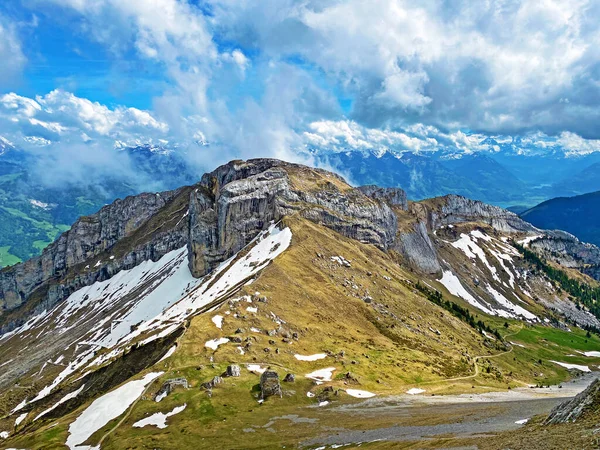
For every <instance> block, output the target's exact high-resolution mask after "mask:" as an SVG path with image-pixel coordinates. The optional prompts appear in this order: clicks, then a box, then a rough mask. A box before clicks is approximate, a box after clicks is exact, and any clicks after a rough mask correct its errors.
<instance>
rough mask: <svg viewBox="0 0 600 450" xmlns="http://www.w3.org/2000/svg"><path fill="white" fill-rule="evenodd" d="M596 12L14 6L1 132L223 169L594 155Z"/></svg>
mask: <svg viewBox="0 0 600 450" xmlns="http://www.w3.org/2000/svg"><path fill="white" fill-rule="evenodd" d="M598 18H600V6H599V5H598V4H597V2H593V1H586V0H574V1H571V2H564V1H553V0H542V1H540V0H535V1H534V0H522V1H518V0H496V1H490V2H472V1H467V0H456V1H441V0H440V1H436V0H427V1H424V2H418V3H415V2H409V1H401V0H369V1H367V0H344V1H343V0H319V1H317V0H302V1H299V0H298V1H297V0H261V1H259V0H206V1H202V2H188V1H185V0H152V1H150V0H130V1H127V2H123V1H120V0H29V1H25V0H10V1H7V2H3V3H1V4H0V41H1V42H2V43H0V57H1V58H2V60H3V61H5V67H4V70H3V71H2V73H0V86H1V87H0V136H2V137H3V138H4V139H6V140H8V141H10V142H12V143H14V144H15V145H17V146H20V147H23V148H28V147H35V148H36V149H39V148H40V147H46V148H51V149H53V151H56V152H60V151H63V149H65V148H68V147H69V146H71V147H72V146H81V145H85V147H86V148H90V147H94V148H95V149H98V148H101V149H102V151H108V150H105V149H114V148H118V147H119V146H120V145H133V144H136V143H154V144H157V143H160V144H161V145H166V144H165V143H167V142H168V145H177V146H179V147H183V148H186V149H188V150H189V153H190V154H191V155H192V156H191V158H192V159H195V160H197V162H199V163H201V164H204V165H209V166H212V165H214V164H216V163H220V162H223V160H225V159H230V158H233V157H253V156H275V157H281V158H286V159H296V158H298V156H297V154H298V150H301V149H303V148H305V147H306V146H310V147H320V148H327V149H332V150H340V149H346V148H354V149H359V150H371V151H381V150H386V149H393V150H395V151H420V152H423V151H435V150H438V149H450V150H452V151H456V152H474V151H479V150H482V149H489V146H487V147H486V146H482V145H481V141H482V140H483V139H485V138H486V137H489V136H491V137H493V138H494V139H495V140H496V141H497V142H499V143H506V142H513V141H514V140H515V139H519V142H525V143H527V146H529V147H535V148H537V149H542V150H544V149H548V151H551V150H555V149H557V148H559V149H561V150H564V151H565V152H567V153H569V154H581V153H589V152H592V151H598V150H600V141H599V139H600V129H599V128H598V127H597V123H598V120H599V119H600V106H599V105H600V50H599V49H600V31H599V29H598V27H597V20H598ZM198 142H201V143H206V142H209V143H210V144H211V145H210V146H208V147H207V146H204V145H201V146H198ZM82 148H83V147H82ZM69 154H71V153H69ZM107 156H108V155H107Z"/></svg>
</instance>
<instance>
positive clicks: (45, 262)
mask: <svg viewBox="0 0 600 450" xmlns="http://www.w3.org/2000/svg"><path fill="white" fill-rule="evenodd" d="M189 191H190V189H189V188H182V189H178V190H175V191H167V192H161V193H153V194H149V193H144V194H140V195H137V196H132V197H127V198H125V199H123V200H117V201H115V202H114V203H112V204H111V205H107V206H105V207H104V208H102V209H101V210H100V211H99V212H98V213H96V214H93V215H91V216H87V217H82V218H81V219H79V220H78V221H77V222H75V224H73V227H72V228H71V229H70V230H69V231H67V232H65V233H63V234H62V235H61V236H60V237H59V238H58V239H57V240H56V241H55V242H54V243H53V244H51V245H50V246H48V247H47V248H46V249H45V250H44V251H43V253H42V255H41V256H39V257H36V258H32V259H30V260H29V261H26V262H24V263H22V264H16V265H14V266H11V267H7V268H5V269H3V270H2V271H1V272H0V312H2V311H4V312H6V311H10V310H13V309H16V308H18V307H19V306H21V305H22V304H23V303H25V302H26V301H28V300H30V299H34V300H35V310H37V311H41V310H43V309H47V308H50V307H51V306H53V305H54V304H56V303H57V302H58V301H60V300H62V299H64V298H66V297H67V296H68V295H70V293H71V292H73V291H74V290H76V289H79V288H80V287H82V286H87V285H90V284H92V283H94V282H95V281H101V280H105V279H107V278H110V277H111V276H112V275H114V274H115V273H117V272H119V271H120V270H123V269H128V268H131V267H134V266H136V265H137V264H139V263H140V262H141V261H144V260H147V259H152V260H157V259H159V258H160V257H161V256H163V255H164V254H166V253H167V252H169V251H171V250H174V249H176V248H180V247H182V246H184V245H185V243H186V241H187V235H188V222H187V220H182V217H183V215H184V214H186V212H187V198H188V197H189ZM182 203H184V205H185V208H184V209H182V208H181V205H182ZM4 325H5V326H4V327H3V328H6V325H7V324H4Z"/></svg>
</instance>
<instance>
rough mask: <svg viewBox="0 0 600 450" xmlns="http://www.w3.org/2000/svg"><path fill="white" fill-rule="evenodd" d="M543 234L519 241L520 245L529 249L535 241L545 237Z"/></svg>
mask: <svg viewBox="0 0 600 450" xmlns="http://www.w3.org/2000/svg"><path fill="white" fill-rule="evenodd" d="M543 236H544V235H543V234H536V235H534V236H527V237H526V238H525V239H521V240H520V241H517V243H518V244H520V245H522V246H523V247H529V244H530V243H531V242H533V241H535V240H536V239H538V238H541V237H543Z"/></svg>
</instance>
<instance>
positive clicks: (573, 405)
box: [544, 378, 600, 425]
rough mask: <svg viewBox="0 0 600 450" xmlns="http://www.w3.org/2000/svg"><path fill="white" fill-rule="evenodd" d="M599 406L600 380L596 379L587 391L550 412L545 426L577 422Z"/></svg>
mask: <svg viewBox="0 0 600 450" xmlns="http://www.w3.org/2000/svg"><path fill="white" fill-rule="evenodd" d="M598 404H600V379H598V378H596V379H595V380H594V382H593V383H592V384H590V385H589V386H588V387H587V389H585V390H584V391H583V392H581V393H579V394H578V395H577V396H576V397H574V398H572V399H569V400H567V401H566V402H563V403H561V404H560V405H558V406H556V407H555V408H554V409H553V410H552V411H551V412H550V415H549V416H548V418H547V419H546V420H545V422H544V424H545V425H553V424H558V423H568V422H575V421H576V420H577V419H579V418H580V417H581V416H582V415H583V414H584V413H585V412H586V411H587V410H589V409H590V408H592V407H595V408H597V405H598Z"/></svg>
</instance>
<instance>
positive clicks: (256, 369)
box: [246, 364, 267, 374]
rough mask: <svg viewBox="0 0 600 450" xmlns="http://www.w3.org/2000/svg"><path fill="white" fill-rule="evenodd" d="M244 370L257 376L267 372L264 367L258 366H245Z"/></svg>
mask: <svg viewBox="0 0 600 450" xmlns="http://www.w3.org/2000/svg"><path fill="white" fill-rule="evenodd" d="M246 368H247V369H248V371H249V372H254V373H258V374H262V373H263V372H264V371H265V370H267V369H266V368H265V367H261V366H260V364H247V365H246Z"/></svg>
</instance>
